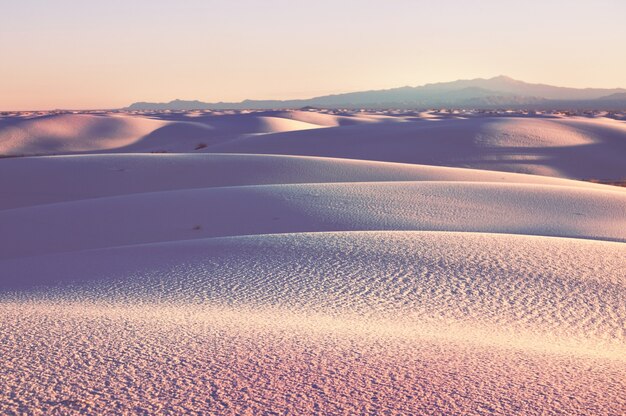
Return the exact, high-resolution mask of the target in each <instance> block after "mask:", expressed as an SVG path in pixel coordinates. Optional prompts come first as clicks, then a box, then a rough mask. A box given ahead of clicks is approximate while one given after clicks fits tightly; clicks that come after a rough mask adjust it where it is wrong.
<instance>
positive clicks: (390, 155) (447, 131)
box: [206, 117, 626, 179]
mask: <svg viewBox="0 0 626 416" xmlns="http://www.w3.org/2000/svg"><path fill="white" fill-rule="evenodd" d="M383 144H384V145H383ZM206 150H207V151H210V152H229V153H272V154H291V155H308V156H326V157H340V158H353V159H366V160H383V161H389V162H403V163H417V164H428V165H440V166H456V167H471V168H478V169H487V170H500V171H508V172H520V173H532V174H537V175H546V176H557V177H565V178H574V179H591V178H597V179H611V178H622V177H625V176H626V167H625V166H626V165H624V163H623V156H624V154H626V124H625V123H624V122H623V121H618V120H613V119H608V118H602V119H585V118H578V117H564V118H531V117H474V118H468V119H464V120H459V119H445V120H440V121H438V122H437V123H426V122H420V121H416V122H405V123H376V124H368V125H355V126H346V127H339V128H331V129H325V130H315V131H309V132H291V133H281V134H273V135H267V136H259V137H249V138H240V139H236V140H231V141H227V142H223V143H217V144H214V145H212V146H210V147H209V148H208V149H206Z"/></svg>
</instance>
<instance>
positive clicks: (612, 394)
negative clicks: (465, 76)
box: [0, 113, 626, 415]
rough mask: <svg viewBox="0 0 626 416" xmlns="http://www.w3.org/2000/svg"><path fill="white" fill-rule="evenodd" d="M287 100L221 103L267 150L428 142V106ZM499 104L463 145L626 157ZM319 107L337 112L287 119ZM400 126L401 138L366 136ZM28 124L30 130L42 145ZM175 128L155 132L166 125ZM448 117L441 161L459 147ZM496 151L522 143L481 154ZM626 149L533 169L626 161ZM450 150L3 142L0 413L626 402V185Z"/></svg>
mask: <svg viewBox="0 0 626 416" xmlns="http://www.w3.org/2000/svg"><path fill="white" fill-rule="evenodd" d="M290 115H291V116H293V117H295V121H294V123H289V122H283V121H280V120H278V121H277V120H274V119H265V118H263V117H266V118H267V117H269V115H267V114H266V115H262V116H259V115H258V114H257V115H254V114H253V115H252V116H250V117H252V118H250V117H248V116H246V115H244V114H238V115H236V117H235V118H231V119H229V118H226V119H220V117H221V116H219V115H213V116H211V117H213V118H211V121H213V122H215V123H216V125H215V126H213V127H214V129H215V130H216V131H219V130H220V125H219V123H220V122H223V123H224V125H226V126H227V127H228V128H230V129H232V128H234V127H233V126H238V128H239V130H238V132H239V133H241V134H243V135H245V137H243V136H241V137H238V138H235V139H234V140H233V141H232V142H229V143H230V144H229V146H231V145H232V146H233V148H235V147H238V146H241V147H242V149H243V148H246V149H247V148H250V149H252V148H253V147H254V148H255V149H256V148H257V147H258V149H261V150H263V151H260V153H266V151H265V150H267V151H268V152H269V151H270V150H271V149H278V147H280V146H279V145H280V143H283V141H284V142H285V143H286V142H288V146H286V147H285V149H284V150H285V153H290V152H291V153H298V152H300V153H310V151H311V149H313V148H312V147H310V146H312V143H313V142H312V140H314V138H315V137H319V138H320V141H318V142H315V143H316V146H317V145H319V146H320V147H315V146H313V147H314V150H319V152H318V153H320V154H324V153H326V152H328V153H330V154H334V155H336V154H337V153H340V154H341V152H343V151H344V150H347V149H349V148H350V149H352V150H354V149H355V148H354V147H351V146H352V145H350V146H347V145H346V146H347V147H345V148H344V147H342V146H344V145H345V144H346V143H348V142H354V143H356V141H357V139H356V137H357V136H358V135H360V134H365V133H366V134H367V135H366V136H365V137H366V138H367V140H366V142H367V143H366V144H367V146H368V149H369V150H367V152H369V153H368V155H369V156H371V157H376V156H377V155H378V156H380V159H381V160H384V159H389V158H392V159H393V158H395V157H398V156H399V155H402V154H403V152H400V153H398V149H400V150H402V149H404V150H405V151H406V150H407V149H409V150H410V149H414V150H415V151H417V150H418V149H420V147H419V145H418V144H417V142H414V141H409V140H408V139H407V138H408V137H409V136H410V135H411V134H413V133H415V132H417V131H419V132H420V133H419V134H425V133H424V132H425V131H426V130H427V129H426V130H423V129H424V127H418V126H417V124H415V123H431V122H429V121H425V120H421V121H415V120H413V124H414V125H412V124H411V120H409V119H407V118H406V117H405V118H402V119H400V118H394V117H391V116H389V117H374V116H373V115H361V116H358V117H357V116H336V115H335V116H330V115H324V114H315V113H311V114H304V113H285V114H282V115H281V114H274V115H273V116H272V117H277V118H281V117H282V118H289V116H290ZM90 117H91V118H89V119H85V118H84V117H83V118H81V122H84V123H86V124H85V125H83V124H79V125H78V127H77V129H76V131H74V130H72V129H71V127H72V125H73V124H72V123H73V122H72V117H70V118H64V119H63V120H65V121H64V123H61V124H62V125H61V126H58V125H57V124H55V123H54V118H52V121H51V123H48V124H46V125H44V126H40V127H41V128H42V129H43V128H44V127H46V128H52V127H54V129H53V130H54V131H55V132H56V133H58V137H57V136H55V137H57V139H59V140H60V141H63V140H62V139H63V137H65V136H63V135H67V134H70V133H71V134H70V136H71V137H70V138H71V140H70V142H68V143H67V144H68V145H71V146H74V145H77V143H78V144H80V142H81V137H80V136H81V134H82V133H81V132H83V130H84V129H88V128H92V127H94V126H92V125H91V124H92V123H96V124H95V126H98V125H100V124H101V122H102V120H100V119H94V118H93V117H95V116H90ZM115 117H120V116H119V115H118V116H113V115H111V116H110V117H109V118H106V120H105V121H104V122H103V123H105V124H107V123H111V122H112V121H111V119H115ZM125 117H126V118H124V117H122V118H120V120H125V121H123V123H131V124H132V125H134V124H133V123H135V121H136V120H134V119H132V118H131V119H130V120H129V119H128V117H130V116H125ZM180 117H182V116H180ZM203 117H204V116H202V115H198V116H194V117H191V116H190V119H191V118H193V120H200V121H202V120H203ZM224 117H226V116H224ZM255 117H256V118H255ZM259 117H261V119H259V120H257V118H259ZM207 118H208V116H207ZM35 120H36V119H35ZM120 120H117V119H116V121H115V123H118V124H119V123H122V121H120ZM220 120H221V121H220ZM233 120H235V121H237V122H236V123H234V124H233ZM246 120H247V121H246ZM502 120H503V121H502V123H497V122H496V121H495V120H491V121H489V122H485V120H482V121H480V120H479V121H474V122H472V123H473V124H472V123H470V124H468V126H471V125H475V124H476V123H478V124H480V126H482V127H480V129H479V131H478V133H477V132H476V131H474V133H476V134H479V133H480V134H482V135H481V136H480V140H479V141H478V142H476V140H477V136H476V135H472V134H473V133H472V134H470V136H468V137H470V138H471V142H472V143H474V144H473V145H471V146H470V147H471V148H472V149H474V150H472V151H473V152H474V151H476V152H478V153H480V151H483V153H481V154H482V155H483V156H485V157H487V159H489V158H495V159H496V162H497V163H494V164H493V167H494V168H503V169H504V170H517V168H518V167H519V166H520V164H519V163H521V162H519V160H518V159H515V160H517V161H516V162H512V160H513V159H511V158H510V157H511V154H512V153H511V152H513V150H512V149H516V150H515V151H514V152H513V153H516V152H517V153H516V154H519V152H525V151H528V149H529V148H535V149H543V150H542V152H544V151H545V152H548V153H549V152H551V151H552V150H554V149H553V147H554V146H553V145H554V143H556V142H558V141H559V140H561V142H562V145H563V148H564V149H566V150H564V152H565V153H563V154H562V155H561V156H563V157H565V158H566V159H567V157H566V156H567V155H573V154H578V153H577V152H584V149H585V146H591V147H593V146H595V145H597V144H598V143H600V144H602V143H604V144H603V145H599V146H596V147H595V150H594V151H592V152H591V153H589V155H591V159H593V158H594V157H596V158H600V159H602V157H601V156H602V154H604V153H603V152H606V151H607V149H609V148H610V149H609V150H610V152H609V153H611V154H612V156H611V158H613V159H615V158H622V159H623V158H624V153H623V152H621V153H620V151H619V149H620V146H621V145H617V144H616V143H617V142H618V138H619V137H621V136H620V134H622V133H621V131H622V128H623V126H621V125H619V126H618V125H616V124H615V123H618V121H616V120H612V121H607V120H604V121H598V120H588V121H585V120H580V119H577V120H569V119H568V120H565V121H563V120H561V121H558V120H557V121H552V122H549V121H546V120H533V119H532V118H528V120H526V121H527V122H524V120H521V119H520V120H515V121H512V120H510V119H509V118H502ZM26 121H28V120H26ZM31 121H32V120H31ZM57 121H58V120H57ZM170 121H171V120H170ZM170 121H168V122H167V123H165V122H164V121H162V120H161V121H155V120H151V121H145V120H144V121H142V122H141V123H140V124H141V125H137V126H135V127H137V128H138V129H139V127H141V128H144V127H145V128H153V127H154V126H152V124H151V123H152V122H154V123H165V124H164V126H165V127H166V128H170V127H171V125H172V123H173V122H172V123H171V122H170ZM174 121H175V123H173V125H174V127H176V126H177V127H176V128H177V129H179V130H177V131H178V132H179V133H180V132H181V130H180V128H181V127H180V126H181V125H180V124H176V123H178V122H180V121H181V120H174ZM200 121H198V122H200ZM205 121H206V120H204V121H202V122H205ZM448 121H450V124H448V127H453V125H454V126H456V124H454V121H455V120H448ZM448 121H446V120H440V121H437V123H447V122H448ZM456 121H458V120H456ZM461 121H463V120H461ZM518 121H519V122H518ZM144 122H145V123H144ZM90 123H91V124H90ZM185 123H187V121H185ZM185 123H183V125H186V126H187V127H189V126H188V125H187V124H185ZM193 123H196V121H193ZM229 123H230V124H229ZM238 123H239V124H238ZM246 123H247V124H246ZM306 123H313V124H316V125H319V126H323V127H325V128H324V129H323V130H322V129H312V130H307V131H305V132H300V131H295V130H298V129H303V128H309V127H310V126H308V125H305V124H306ZM481 123H482V124H481ZM585 123H587V124H585ZM598 123H600V124H598ZM31 124H32V123H31ZM431 124H433V123H431ZM435 124H436V123H435ZM116 125H117V124H116ZM511 125H513V127H514V128H513V127H511V128H508V127H507V126H511ZM22 126H24V125H22ZM81 126H82V127H81ZM90 126H91V127H90ZM168 126H170V127H168ZM368 126H375V127H376V128H375V129H374V130H368ZM442 126H444V128H446V127H445V125H442ZM127 127H128V126H127ZM222 127H224V126H222ZM326 127H328V128H326ZM592 127H593V129H592ZM94 128H95V127H94ZM120 128H121V127H120ZM129 128H130V127H129ZM194 128H201V129H203V131H205V130H207V129H208V130H207V131H209V130H211V129H209V128H208V127H207V126H204V127H202V126H200V127H199V126H197V125H195V127H194ZM55 129H56V130H55ZM59 129H60V130H59ZM263 129H265V130H267V131H265V132H263V131H262V130H263ZM494 129H495V130H494ZM550 129H552V130H550ZM589 129H591V130H589ZM44 130H45V129H44ZM139 130H141V129H139ZM139 130H137V131H135V132H130V133H128V132H127V133H128V134H129V135H130V136H129V137H131V136H133V135H132V134H131V133H133V134H139V133H141V132H142V131H143V130H141V131H139ZM257 130H258V131H257ZM285 130H294V131H293V132H291V131H290V132H288V133H284V131H285ZM12 131H13V130H12ZM41 131H43V130H41V129H40V130H36V132H41ZM107 131H109V130H107ZM124 131H126V130H124ZM168 131H169V130H168ZM194 131H197V129H196V130H194ZM211 131H213V130H211ZM281 131H283V133H280V132H281ZM322 131H323V132H324V133H323V134H322ZM385 131H387V132H388V133H389V134H390V136H389V137H390V140H391V141H392V142H395V145H394V144H392V145H391V147H388V146H387V145H386V142H385V141H384V140H382V141H381V140H378V142H376V141H375V140H374V139H373V136H374V135H375V134H379V133H381V132H385ZM438 131H441V130H438ZM450 131H457V130H454V129H453V130H450ZM459 131H461V130H459ZM590 131H592V132H593V134H591V133H589V135H585V134H583V133H581V132H590ZM46 132H47V133H46V134H49V132H48V131H47V130H46ZM259 132H263V135H260V133H259ZM329 132H331V133H333V132H334V133H333V134H336V133H340V134H341V135H343V136H341V137H343V139H345V140H346V141H343V142H342V140H339V142H342V143H344V144H341V143H338V142H334V144H332V145H331V144H329V142H328V141H329V140H330V139H329V137H330V136H328V135H329V134H331V133H329ZM485 132H491V133H493V134H492V135H485V134H483V133H485ZM567 132H569V133H567ZM27 133H28V131H27V130H24V131H21V133H20V134H22V136H19V138H20V141H19V143H22V144H24V143H28V144H29V146H31V145H32V146H35V148H36V147H37V146H39V144H40V140H39V139H38V137H39V136H37V135H35V136H32V135H29V134H27ZM56 133H55V134H56ZM165 133H167V131H166V132H165ZM165 133H164V132H163V131H161V133H159V134H158V135H157V136H156V137H155V136H152V138H151V140H154V141H155V142H156V143H157V145H158V146H160V145H162V144H163V143H170V142H171V140H172V138H171V137H169V136H168V135H167V134H165ZM470 133H471V132H470ZM491 133H490V134H491ZM565 133H567V134H566V135H565V136H563V135H562V134H565ZM37 134H39V133H37ZM252 134H254V135H252ZM317 134H319V136H316V135H317ZM398 134H399V136H398ZM597 134H604V136H603V139H602V140H600V139H597V140H596V139H595V137H596V136H595V135H597ZM299 135H300V136H299ZM559 135H561V136H559ZM68 137H69V136H68ZM133 137H134V136H133ZM191 137H192V136H189V137H188V138H187V139H189V140H187V139H181V140H182V141H183V142H184V143H187V144H191V143H193V141H192V138H191ZM193 137H195V136H193ZM450 137H451V138H452V139H451V140H452V142H448V143H447V144H446V149H448V146H452V147H450V148H449V149H448V150H449V151H450V152H451V153H446V154H445V155H443V154H440V155H439V156H442V158H440V159H437V160H438V161H439V162H441V161H445V160H447V161H451V160H452V159H449V158H448V156H450V155H452V153H453V152H455V151H456V152H457V155H458V154H462V153H463V152H462V151H463V147H462V146H461V148H455V147H454V141H455V140H457V139H455V138H454V137H456V136H454V137H453V136H449V138H450ZM298 138H299V139H302V143H301V144H302V146H303V147H301V148H298V147H297V143H295V142H294V140H297V139H298ZM495 138H498V140H499V141H498V143H495V144H494V142H493V140H495ZM126 139H128V140H131V139H132V140H135V139H136V138H132V137H131V138H130V139H129V138H128V137H127V138H126ZM126 139H124V140H126ZM221 139H223V137H222V138H221ZM221 139H220V140H221ZM422 139H424V138H422ZM566 139H567V140H566ZM120 140H121V139H120ZM146 140H147V141H146ZM185 140H186V141H185ZM193 140H195V139H193ZM224 140H226V139H224ZM228 140H230V139H228ZM333 140H336V139H333ZM594 140H596V141H594ZM107 143H109V142H107ZM133 143H134V142H133ZM285 143H283V144H285ZM354 143H353V144H354ZM375 143H378V149H379V150H378V152H379V154H377V152H375V151H374V150H373V149H374V147H373V146H374V144H375ZM477 143H478V145H477ZM607 143H609V144H610V146H609V145H607ZM87 144H88V145H90V146H91V145H93V146H97V145H100V144H102V143H98V141H97V140H96V141H95V142H90V143H87ZM109 144H111V143H109ZM138 144H141V145H142V146H143V145H151V144H154V143H153V142H152V141H150V140H148V139H145V138H144V139H142V140H141V141H140V142H138ZM5 145H6V143H5ZM179 145H180V143H178V142H177V143H176V144H172V146H174V147H176V146H179ZM409 145H410V146H409ZM155 146H156V145H155ZM216 146H217V145H216ZM220 146H221V145H220ZM224 146H226V145H224ZM264 146H269V147H264ZM277 146H278V147H277ZM292 146H295V148H294V147H292ZM394 146H395V147H394ZM398 146H400V147H398ZM403 146H404V147H403ZM533 146H534V147H533ZM607 146H608V147H607ZM611 146H614V147H611ZM494 147H499V148H501V149H508V150H507V151H506V152H488V153H484V150H485V149H486V148H490V149H493V148H494ZM148 148H149V146H148ZM401 148H402V149H401ZM258 149H257V150H258ZM294 149H295V150H297V151H295V150H294ZM389 149H392V150H393V149H395V150H393V151H390V153H385V152H386V151H387V150H389ZM432 149H433V148H431V150H432ZM481 149H482V150H481ZM520 149H526V150H520ZM550 149H552V150H550ZM611 149H612V150H611ZM435 150H436V149H435ZM448 150H446V151H448ZM459 152H461V153H459ZM545 152H544V155H547V154H548V153H545ZM568 152H569V153H568ZM357 153H358V152H357ZM478 153H472V155H473V156H472V157H476V155H477V154H478ZM416 154H417V153H413V155H414V156H415V155H416ZM355 155H356V154H355V153H353V154H352V156H355ZM446 155H447V156H446ZM599 155H600V156H599ZM392 156H393V157H392ZM409 156H410V155H409ZM443 156H445V157H443ZM611 158H609V159H610V160H609V162H608V163H607V164H606V166H603V167H602V166H601V167H600V168H599V169H596V167H597V166H596V165H593V164H583V163H581V164H577V162H576V161H575V159H572V160H570V161H569V162H568V163H567V164H562V163H561V162H559V160H561V161H562V160H563V159H559V157H557V158H551V159H550V158H548V159H541V163H538V162H537V160H539V159H534V161H533V162H532V163H529V164H528V170H529V171H532V172H534V173H537V172H539V171H543V170H542V169H544V170H545V171H546V172H551V173H559V175H557V176H563V177H577V175H583V174H584V175H591V174H592V173H594V172H605V173H606V172H613V171H620V169H621V170H624V169H625V168H624V165H623V164H621V165H619V164H616V163H613V162H612V160H613V159H611ZM418 159H419V158H418ZM481 160H483V161H484V160H486V159H481ZM607 160H608V159H607ZM475 161H476V160H474V162H475ZM457 162H458V163H452V164H453V165H455V166H456V167H441V166H440V167H434V166H427V165H408V164H397V163H386V162H385V163H383V162H370V161H357V160H347V159H329V158H321V157H298V156H279V155H249V154H224V155H219V154H214V155H213V154H193V155H192V154H185V153H181V154H177V155H149V154H133V155H129V154H110V155H79V156H55V157H33V158H12V159H1V160H0V196H4V198H0V368H2V372H1V379H0V381H1V384H0V387H1V388H0V414H41V415H48V414H60V415H64V414H81V413H82V414H236V415H240V414H346V415H352V414H501V415H511V414H537V415H545V414H568V415H569V414H584V415H622V414H624V413H625V412H626V400H625V399H624V397H625V396H624V393H623V392H624V391H625V390H626V376H625V375H626V359H625V357H626V191H625V190H624V189H622V188H618V187H611V186H606V185H598V184H591V183H588V182H578V181H573V180H569V179H564V178H555V177H545V176H533V175H522V174H516V173H505V172H497V171H480V170H475V169H465V168H464V167H465V166H466V162H467V160H465V159H458V160H457ZM474 162H472V163H474ZM518 162H519V163H518ZM472 163H469V165H472ZM537 163H538V164H537ZM592 165H593V166H592ZM590 166H591V168H590ZM478 167H480V166H478ZM620 172H621V171H620ZM624 173H625V176H626V172H624Z"/></svg>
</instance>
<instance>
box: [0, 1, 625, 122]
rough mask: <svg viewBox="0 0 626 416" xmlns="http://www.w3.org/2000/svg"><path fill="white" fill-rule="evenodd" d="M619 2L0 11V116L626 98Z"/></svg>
mask: <svg viewBox="0 0 626 416" xmlns="http://www.w3.org/2000/svg"><path fill="white" fill-rule="evenodd" d="M625 16H626V1H624V0H596V1H593V2H592V1H582V0H553V1H550V0H543V1H519V0H516V1H505V0H493V1H491V0H485V1H469V0H464V1H461V0H460V1H451V0H448V1H445V2H443V1H441V2H440V1H435V0H428V1H420V0H406V1H402V0H396V1H367V0H359V1H356V0H355V1H351V0H341V1H340V0H332V1H330V0H315V1H309V2H304V1H295V0H247V1H246V0H239V1H237V0H223V1H218V0H214V1H211V0H185V1H172V0H167V1H161V0H134V1H133V0H107V1H86V0H55V1H49V0H19V1H18V0H0V110H20V109H51V108H85V109H86V108H113V107H122V106H126V105H129V104H130V103H132V102H134V101H169V100H171V99H175V98H180V99H200V100H203V101H221V100H224V101H239V100H242V99H244V98H257V99H264V98H267V99H272V98H306V97H311V96H316V95H324V94H328V93H338V92H348V91H358V90H364V89H379V88H392V87H398V86H404V85H411V86H415V85H421V84H424V83H428V82H439V81H452V80H455V79H461V78H462V79H467V78H478V77H482V78H488V77H492V76H495V75H500V74H504V75H508V76H511V77H513V78H516V79H521V80H524V81H528V82H542V83H548V84H553V85H562V86H572V87H626V52H625V47H624V40H626V24H624V17H625Z"/></svg>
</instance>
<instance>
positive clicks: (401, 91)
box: [128, 76, 626, 110]
mask: <svg viewBox="0 0 626 416" xmlns="http://www.w3.org/2000/svg"><path fill="white" fill-rule="evenodd" d="M307 106H309V107H318V108H415V109H427V108H436V107H455V108H468V109H482V108H484V109H491V108H504V107H506V108H516V109H535V110H541V109H590V110H623V109H626V89H623V88H615V89H604V88H567V87H555V86H551V85H545V84H530V83H527V82H523V81H517V80H514V79H512V78H509V77H506V76H498V77H494V78H489V79H482V78H479V79H472V80H458V81H452V82H441V83H435V84H426V85H422V86H419V87H400V88H392V89H388V90H372V91H362V92H352V93H346V94H335V95H325V96H321V97H314V98H309V99H299V100H244V101H241V102H231V103H228V102H218V103H207V102H202V101H195V100H194V101H183V100H174V101H170V102H169V103H149V102H137V103H133V104H132V105H130V106H129V107H128V109H130V110H196V109H214V110H219V109H276V108H300V107H307Z"/></svg>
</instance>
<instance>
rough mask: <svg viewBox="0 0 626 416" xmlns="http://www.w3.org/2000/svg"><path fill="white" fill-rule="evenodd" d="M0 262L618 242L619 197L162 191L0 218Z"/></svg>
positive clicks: (622, 219)
mask: <svg viewBox="0 0 626 416" xmlns="http://www.w3.org/2000/svg"><path fill="white" fill-rule="evenodd" d="M0 224H2V229H3V231H4V233H3V236H0V249H1V250H0V258H9V257H21V256H31V255H38V254H45V253H49V252H61V251H72V250H81V249H93V248H102V247H111V246H117V245H127V244H138V243H148V242H159V241H172V240H186V239H194V238H205V237H216V236H229V235H250V234H272V233H293V232H315V231H361V230H439V231H474V232H498V233H517V234H530V235H544V236H560V237H579V238H591V239H604V240H616V241H626V193H625V192H618V191H604V190H602V191H601V190H587V189H579V188H569V187H560V186H549V185H543V186H539V185H525V184H490V183H462V182H459V183H455V182H391V183H389V182H370V183H348V184H345V183H340V184H300V185H264V186H241V187H223V188H205V189H191V190H177V191H162V192H153V193H143V194H137V195H123V196H116V197H103V198H96V199H88V200H80V201H70V202H63V203H57V204H48V205H37V206H32V207H25V208H17V209H9V210H3V211H0Z"/></svg>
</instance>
